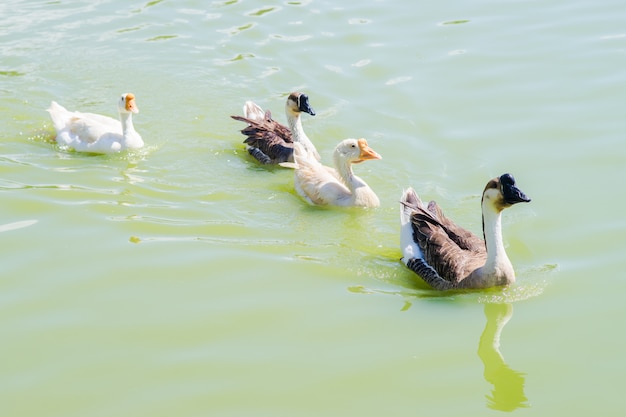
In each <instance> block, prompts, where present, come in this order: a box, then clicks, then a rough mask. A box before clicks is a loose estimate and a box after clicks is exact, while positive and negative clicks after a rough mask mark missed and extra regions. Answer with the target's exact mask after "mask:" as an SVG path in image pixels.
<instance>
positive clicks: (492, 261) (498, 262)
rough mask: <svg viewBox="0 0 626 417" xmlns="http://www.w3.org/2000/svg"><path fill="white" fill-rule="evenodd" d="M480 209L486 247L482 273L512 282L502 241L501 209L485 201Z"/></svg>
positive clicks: (513, 278)
mask: <svg viewBox="0 0 626 417" xmlns="http://www.w3.org/2000/svg"><path fill="white" fill-rule="evenodd" d="M482 211H483V235H484V238H485V245H486V248H487V261H486V262H485V266H484V267H483V268H482V269H483V273H484V274H487V275H490V276H494V277H496V278H497V279H504V280H506V281H507V283H509V282H513V281H515V273H514V272H513V266H512V265H511V261H510V260H509V257H508V256H507V254H506V250H505V249H504V243H503V241H502V211H501V210H498V209H496V208H495V207H493V206H492V205H491V204H489V202H487V201H483V207H482Z"/></svg>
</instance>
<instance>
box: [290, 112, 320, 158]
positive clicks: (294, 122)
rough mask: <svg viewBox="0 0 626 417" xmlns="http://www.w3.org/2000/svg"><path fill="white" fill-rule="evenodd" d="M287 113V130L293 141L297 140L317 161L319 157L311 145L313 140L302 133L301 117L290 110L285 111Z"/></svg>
mask: <svg viewBox="0 0 626 417" xmlns="http://www.w3.org/2000/svg"><path fill="white" fill-rule="evenodd" d="M286 114H287V124H288V125H289V130H291V134H292V136H293V141H294V142H299V143H301V144H302V146H304V149H305V150H306V151H307V153H310V154H312V155H313V156H315V159H317V160H318V161H319V160H320V159H321V158H320V155H319V154H318V153H317V149H315V146H314V145H313V142H311V140H310V139H309V137H308V136H307V135H306V133H304V128H303V127H302V119H301V117H300V114H299V113H296V114H294V113H292V112H291V111H290V110H287V111H286Z"/></svg>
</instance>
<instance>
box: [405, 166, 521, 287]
mask: <svg viewBox="0 0 626 417" xmlns="http://www.w3.org/2000/svg"><path fill="white" fill-rule="evenodd" d="M529 201H530V198H528V197H526V195H525V194H524V193H523V192H522V191H521V190H520V189H519V188H517V186H516V185H515V179H514V178H513V176H512V175H510V174H503V175H501V176H500V177H496V178H494V179H492V180H491V181H489V182H488V183H487V185H486V186H485V189H484V191H483V196H482V200H481V206H482V217H483V238H484V240H483V239H481V238H479V237H478V236H476V235H474V234H473V233H471V232H470V231H468V230H466V229H464V228H462V227H460V226H458V225H456V224H454V223H453V222H452V221H451V220H449V219H448V218H447V217H445V216H444V214H443V212H442V211H441V209H440V208H439V206H438V205H437V203H435V202H434V201H431V202H430V203H429V204H428V206H425V205H424V203H422V201H421V200H420V198H419V197H418V196H417V194H416V193H415V191H414V190H413V189H412V188H409V189H408V190H406V191H405V192H404V193H403V196H402V200H401V207H400V225H401V231H400V241H401V246H402V254H403V258H402V261H403V262H404V264H405V265H406V266H407V267H408V268H409V269H411V270H412V271H414V272H415V273H416V274H418V275H419V276H421V277H422V279H423V280H424V281H425V282H426V283H428V284H429V285H430V286H431V287H433V288H434V289H437V290H450V289H455V288H459V289H462V288H488V287H495V286H502V285H509V284H511V283H513V282H515V272H514V270H513V266H512V264H511V261H510V260H509V258H508V256H507V254H506V251H505V249H504V243H503V241H502V211H503V210H504V209H505V208H508V207H510V206H512V205H513V204H517V203H522V202H529Z"/></svg>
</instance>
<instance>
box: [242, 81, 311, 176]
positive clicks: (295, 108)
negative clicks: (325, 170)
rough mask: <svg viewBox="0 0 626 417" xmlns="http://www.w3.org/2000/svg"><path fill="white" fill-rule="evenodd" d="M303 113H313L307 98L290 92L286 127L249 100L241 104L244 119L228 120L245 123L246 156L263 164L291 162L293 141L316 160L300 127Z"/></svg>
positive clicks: (308, 140) (301, 94)
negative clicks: (247, 154)
mask: <svg viewBox="0 0 626 417" xmlns="http://www.w3.org/2000/svg"><path fill="white" fill-rule="evenodd" d="M303 112H304V113H308V114H310V115H311V116H315V111H314V110H313V108H312V107H311V106H310V104H309V97H308V96H307V95H306V94H304V93H300V92H293V93H291V94H289V97H287V102H286V103H285V115H286V116H287V124H288V126H289V127H287V126H284V125H282V124H280V123H278V122H277V121H275V120H274V119H272V113H271V112H270V111H269V110H267V111H265V112H264V111H263V109H262V108H261V107H259V106H258V105H257V104H255V103H253V102H252V101H246V103H245V104H244V106H243V113H244V117H242V116H231V117H232V118H233V119H235V120H239V121H242V122H246V123H247V124H248V126H247V127H246V128H244V129H243V130H242V131H241V133H243V134H244V135H246V136H247V138H246V140H245V141H244V143H246V144H247V145H248V152H249V153H250V155H252V156H253V157H254V158H256V159H257V160H258V161H259V162H261V163H263V164H280V163H282V162H293V144H294V142H299V143H301V144H302V145H303V146H304V148H305V149H306V150H307V151H308V152H311V153H312V154H313V155H314V156H315V158H316V159H317V160H320V159H321V158H320V155H319V154H318V153H317V150H316V149H315V146H314V145H313V143H312V142H311V140H310V139H309V137H308V136H307V135H306V133H304V129H303V128H302V120H301V118H300V115H301V114H302V113H303Z"/></svg>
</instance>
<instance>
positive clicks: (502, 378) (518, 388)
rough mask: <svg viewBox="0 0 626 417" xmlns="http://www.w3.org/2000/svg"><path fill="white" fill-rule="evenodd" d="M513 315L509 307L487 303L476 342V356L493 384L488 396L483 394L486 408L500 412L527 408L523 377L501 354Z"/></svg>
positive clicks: (511, 308) (504, 304) (488, 379)
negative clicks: (480, 333)
mask: <svg viewBox="0 0 626 417" xmlns="http://www.w3.org/2000/svg"><path fill="white" fill-rule="evenodd" d="M512 316H513V305H512V304H510V303H486V304H485V317H486V319H487V323H486V324H485V330H483V333H482V335H481V336H480V341H479V342H478V357H479V358H480V360H481V361H482V363H483V366H484V369H485V370H484V373H483V375H484V377H485V380H486V381H487V382H489V383H490V384H491V385H493V390H492V391H491V394H489V395H486V398H487V406H488V407H489V408H492V409H494V410H500V411H513V410H516V409H518V408H527V407H529V404H528V398H526V394H525V393H524V383H525V375H526V374H524V373H522V372H519V371H515V370H513V369H511V368H510V367H509V365H508V364H507V363H506V361H505V359H504V357H503V356H502V353H501V352H500V336H501V334H502V330H503V329H504V326H505V325H506V324H507V323H508V322H509V320H510V319H511V317H512Z"/></svg>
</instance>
